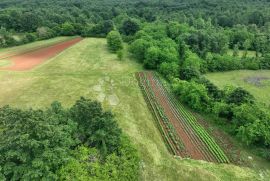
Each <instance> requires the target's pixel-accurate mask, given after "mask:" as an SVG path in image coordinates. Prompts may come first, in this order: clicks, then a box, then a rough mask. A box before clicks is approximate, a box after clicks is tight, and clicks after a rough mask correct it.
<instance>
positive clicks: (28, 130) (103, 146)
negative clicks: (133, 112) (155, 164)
mask: <svg viewBox="0 0 270 181" xmlns="http://www.w3.org/2000/svg"><path fill="white" fill-rule="evenodd" d="M0 120H1V122H0V127H1V131H0V143H1V144H0V153H1V158H0V168H1V169H0V178H1V180H41V179H45V180H58V179H60V180H74V179H75V180H91V179H96V180H125V179H127V178H128V179H129V180H137V178H138V174H139V157H138V154H137V151H136V149H135V148H134V147H133V146H132V145H131V143H130V141H129V139H128V138H127V137H125V136H124V135H123V134H122V132H121V129H120V128H119V127H118V125H117V123H116V120H115V118H114V116H113V114H112V113H111V112H105V111H103V109H102V107H101V104H100V103H98V102H96V101H92V100H89V99H85V98H81V99H80V100H78V101H76V103H75V104H74V105H73V106H72V107H71V108H69V109H65V108H63V107H62V106H61V104H60V103H59V102H54V103H52V105H51V107H50V108H48V109H46V110H33V109H28V110H21V109H16V108H11V107H9V106H5V107H3V108H1V109H0Z"/></svg>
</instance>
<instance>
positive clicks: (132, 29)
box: [120, 18, 140, 36]
mask: <svg viewBox="0 0 270 181" xmlns="http://www.w3.org/2000/svg"><path fill="white" fill-rule="evenodd" d="M139 30H140V24H139V23H138V21H137V20H134V19H130V18H129V19H127V20H125V21H124V22H123V24H122V26H121V27H120V32H121V33H122V34H124V35H126V36H133V35H135V33H136V32H137V31H139Z"/></svg>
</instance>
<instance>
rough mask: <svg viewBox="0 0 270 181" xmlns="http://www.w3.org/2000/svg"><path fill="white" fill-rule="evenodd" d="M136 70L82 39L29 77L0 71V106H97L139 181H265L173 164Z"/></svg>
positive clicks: (258, 175)
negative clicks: (110, 117) (127, 146)
mask: <svg viewBox="0 0 270 181" xmlns="http://www.w3.org/2000/svg"><path fill="white" fill-rule="evenodd" d="M142 70H143V69H142V66H141V65H140V64H137V63H136V62H135V61H131V60H130V59H129V58H128V55H127V53H126V55H125V57H124V60H123V61H118V60H117V56H116V55H114V54H111V53H110V52H109V51H108V50H107V47H106V40H105V39H94V38H89V39H84V40H83V41H81V42H80V43H78V44H76V45H74V46H72V47H70V48H69V49H67V50H65V51H63V52H61V53H60V54H59V55H57V56H56V57H54V58H52V59H50V60H48V61H46V62H45V63H44V64H42V65H41V66H39V67H37V68H35V69H32V70H30V71H24V72H14V71H0V104H1V106H3V105H5V104H10V105H12V106H16V107H22V108H27V107H35V108H43V107H46V106H48V105H50V103H51V102H52V101H54V100H58V101H60V102H62V103H63V105H64V106H71V105H72V104H73V103H74V101H75V100H77V99H78V98H79V97H80V96H85V97H87V98H92V99H97V100H99V101H101V102H102V104H103V106H104V107H105V108H106V109H111V110H112V111H113V112H114V113H115V114H116V117H117V119H118V121H119V125H120V126H121V128H122V129H123V131H124V132H125V133H126V134H127V135H128V136H129V137H130V138H131V140H132V141H133V142H134V144H135V145H136V147H137V149H138V150H139V153H140V156H141V158H142V162H141V169H142V173H141V178H140V179H141V180H166V181H167V180H173V181H175V180H179V179H181V180H189V181H192V180H194V181H195V180H196V181H198V180H207V181H209V180H210V181H211V180H228V181H229V180H234V181H235V180H245V181H246V180H252V181H253V180H263V178H264V180H267V173H266V171H265V170H259V169H256V170H255V169H254V170H253V169H249V168H241V167H238V166H234V165H231V164H215V163H209V162H205V161H196V160H190V159H184V160H180V159H177V158H174V157H173V156H172V155H171V154H170V153H169V151H168V150H167V148H166V146H165V144H164V142H163V139H162V137H161V135H160V133H159V130H158V128H157V127H156V124H155V121H154V119H153V117H152V114H151V113H150V112H149V110H148V108H147V104H146V103H145V101H144V98H143V95H142V93H141V90H140V88H139V87H138V83H137V81H136V78H135V74H134V73H135V72H138V71H142Z"/></svg>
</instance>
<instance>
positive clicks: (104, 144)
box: [70, 97, 121, 156]
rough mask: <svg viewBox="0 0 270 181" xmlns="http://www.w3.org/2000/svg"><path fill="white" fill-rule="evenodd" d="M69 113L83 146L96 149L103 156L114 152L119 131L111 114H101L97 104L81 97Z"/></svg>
mask: <svg viewBox="0 0 270 181" xmlns="http://www.w3.org/2000/svg"><path fill="white" fill-rule="evenodd" d="M70 112H71V116H72V119H73V120H74V121H76V122H77V123H78V132H77V134H78V135H79V138H80V140H81V141H82V142H83V143H84V144H86V145H89V146H91V147H96V148H98V149H99V150H100V151H101V153H102V155H103V156H106V155H107V154H109V153H112V152H114V151H116V149H117V148H118V147H119V142H120V136H121V130H120V129H119V128H118V125H117V123H116V121H115V119H114V116H113V115H112V113H111V112H103V110H102V107H101V104H100V103H99V102H96V101H91V100H89V99H85V98H83V97H82V98H81V99H80V100H78V101H76V103H75V105H74V106H72V108H71V110H70Z"/></svg>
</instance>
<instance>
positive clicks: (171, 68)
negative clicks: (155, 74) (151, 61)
mask: <svg viewBox="0 0 270 181" xmlns="http://www.w3.org/2000/svg"><path fill="white" fill-rule="evenodd" d="M179 70H180V68H179V65H178V64H177V63H176V62H171V63H167V62H163V63H161V65H160V67H159V72H160V73H161V74H162V75H163V76H164V77H166V78H167V79H168V80H172V79H174V78H177V77H179Z"/></svg>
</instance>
